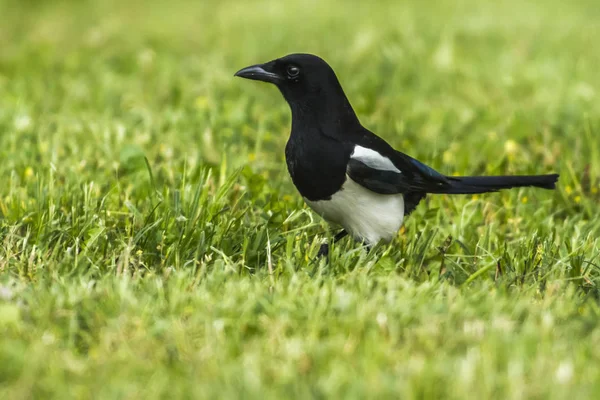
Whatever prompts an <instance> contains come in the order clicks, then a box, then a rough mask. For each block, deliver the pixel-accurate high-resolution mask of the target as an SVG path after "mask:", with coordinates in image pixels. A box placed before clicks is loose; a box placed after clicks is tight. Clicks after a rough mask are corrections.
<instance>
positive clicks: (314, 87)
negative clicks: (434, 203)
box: [235, 54, 558, 254]
mask: <svg viewBox="0 0 600 400" xmlns="http://www.w3.org/2000/svg"><path fill="white" fill-rule="evenodd" d="M235 76H239V77H242V78H247V79H253V80H258V81H263V82H269V83H272V84H274V85H275V86H277V88H278V89H279V90H280V91H281V93H282V94H283V97H284V98H285V100H286V101H287V102H288V104H289V106H290V108H291V111H292V131H291V134H290V138H289V140H288V142H287V145H286V148H285V157H286V162H287V167H288V171H289V173H290V175H291V177H292V181H293V182H294V185H295V186H296V188H297V189H298V191H299V192H300V194H301V195H302V196H303V197H304V200H305V201H306V203H307V204H308V205H309V206H310V207H311V208H312V209H313V210H314V211H316V212H317V213H318V214H319V215H321V216H322V217H323V218H324V219H325V220H327V221H328V222H331V223H335V224H338V225H340V226H341V227H342V228H343V229H344V230H343V231H341V232H340V233H339V234H338V235H336V237H335V239H334V240H335V241H337V240H339V239H341V238H342V237H344V236H345V235H346V234H350V235H351V236H352V237H354V238H355V239H356V240H358V241H361V242H363V243H365V244H366V245H367V246H372V245H375V244H376V243H377V242H379V241H380V240H382V241H386V242H389V241H391V240H392V239H393V238H394V236H395V235H396V234H397V232H398V230H399V229H400V227H401V226H402V222H403V220H404V217H405V216H406V215H408V214H410V213H411V212H412V211H413V210H414V209H415V207H416V206H417V204H418V203H419V202H420V201H421V200H422V199H423V198H424V197H425V196H426V195H427V194H428V193H432V194H438V193H444V194H475V193H487V192H496V191H498V190H500V189H509V188H514V187H523V186H535V187H539V188H543V189H554V188H555V184H556V182H557V180H558V175H557V174H551V175H534V176H523V175H522V176H446V175H443V174H441V173H439V172H437V171H435V170H434V169H432V168H430V167H428V166H427V165H425V164H423V163H421V162H419V161H417V160H415V159H414V158H412V157H410V156H408V155H406V154H404V153H401V152H399V151H397V150H395V149H393V148H392V147H391V146H390V145H389V144H388V143H387V142H385V141H384V140H383V139H382V138H380V137H379V136H377V135H375V134H374V133H373V132H371V131H369V130H368V129H366V128H365V127H363V126H362V125H361V123H360V121H359V120H358V117H357V116H356V114H355V113H354V110H353V109H352V106H351V105H350V102H349V101H348V98H347V97H346V95H345V94H344V91H343V89H342V86H341V85H340V83H339V81H338V79H337V77H336V75H335V73H334V72H333V69H332V68H331V67H330V66H329V65H328V64H327V63H326V62H325V61H324V60H322V59H321V58H319V57H317V56H315V55H311V54H290V55H288V56H285V57H282V58H279V59H276V60H273V61H269V62H267V63H264V64H257V65H253V66H250V67H247V68H243V69H241V70H239V71H238V72H236V74H235ZM327 251H328V247H327V246H326V245H324V246H323V247H321V250H320V254H326V253H327Z"/></svg>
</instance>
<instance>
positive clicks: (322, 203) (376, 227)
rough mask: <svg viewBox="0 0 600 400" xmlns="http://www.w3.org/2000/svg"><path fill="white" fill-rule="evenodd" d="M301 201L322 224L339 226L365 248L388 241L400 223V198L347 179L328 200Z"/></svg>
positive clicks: (402, 205)
mask: <svg viewBox="0 0 600 400" xmlns="http://www.w3.org/2000/svg"><path fill="white" fill-rule="evenodd" d="M388 161H389V160H388ZM304 200H305V201H306V203H307V204H308V205H309V206H310V207H311V208H312V209H313V210H315V212H317V214H319V215H321V216H322V217H323V218H324V219H325V220H327V221H329V222H333V223H336V224H338V225H341V226H342V227H343V228H344V229H345V230H346V231H347V232H348V233H349V234H350V235H352V236H353V237H354V238H355V239H357V240H359V241H364V242H365V243H366V244H368V245H374V244H376V243H377V242H379V241H380V240H383V241H386V242H389V241H391V240H392V239H393V238H394V236H395V235H396V233H397V232H398V230H399V229H400V227H401V226H402V221H403V220H404V198H403V196H402V195H401V194H378V193H375V192H372V191H370V190H369V189H366V188H365V187H363V186H361V185H359V184H358V183H356V182H354V181H353V180H352V179H350V177H348V176H346V182H344V185H343V186H342V189H341V190H340V191H338V192H337V193H335V194H334V195H333V196H331V200H318V201H310V200H308V199H306V198H305V199H304Z"/></svg>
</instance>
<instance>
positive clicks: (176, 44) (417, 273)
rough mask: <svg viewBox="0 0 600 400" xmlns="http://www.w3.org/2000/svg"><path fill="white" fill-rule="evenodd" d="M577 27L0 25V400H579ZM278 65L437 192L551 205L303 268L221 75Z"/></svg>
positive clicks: (379, 10) (351, 22)
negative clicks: (452, 179)
mask: <svg viewBox="0 0 600 400" xmlns="http://www.w3.org/2000/svg"><path fill="white" fill-rule="evenodd" d="M596 3H597V2H596V1H592V0H590V1H575V2H570V3H564V2H558V1H552V0H549V1H545V2H542V1H539V2H535V1H527V2H519V1H516V0H506V1H500V2H494V3H492V2H485V3H484V2H477V1H474V0H473V1H459V2H455V1H442V2H435V3H434V2H419V1H409V2H392V1H382V2H378V3H376V5H375V4H373V5H367V4H366V3H365V4H362V3H359V2H342V1H337V2H317V1H306V0H305V1H290V2H276V1H260V2H234V1H219V2H216V1H215V2H210V1H203V2H199V1H185V0H178V1H174V2H159V1H145V2H142V1H127V2H113V1H103V2H92V1H57V2H50V1H47V2H46V1H31V0H30V1H8V0H0V15H2V23H1V24H0V160H1V163H0V177H2V186H1V188H0V240H1V242H2V247H1V254H0V398H7V399H8V398H10V399H18V398H50V397H54V398H61V399H64V398H69V397H76V398H93V397H97V398H144V399H149V398H198V397H219V398H227V397H242V396H245V397H264V396H266V397H271V398H282V397H290V396H294V397H302V398H306V397H323V396H330V397H344V398H346V397H356V398H363V397H365V396H372V397H382V396H388V397H398V396H401V397H403V398H469V397H482V398H542V397H543V398H564V397H566V396H567V395H568V396H571V397H574V398H592V397H597V396H598V395H600V363H599V361H600V350H599V349H600V328H599V327H598V323H597V321H598V316H599V311H600V310H599V308H598V303H597V301H598V298H599V294H600V292H599V291H598V285H599V284H600V274H599V269H598V266H597V263H598V262H599V260H598V254H599V252H600V249H599V240H598V238H597V237H598V234H599V232H600V222H599V220H598V218H597V217H598V201H599V200H600V194H599V189H600V186H599V184H600V182H599V177H600V139H599V136H598V135H599V133H600V131H599V129H600V128H599V124H600V102H599V101H598V100H599V93H598V90H600V74H598V72H597V71H598V65H600V52H598V51H596V47H597V43H598V42H599V40H600V29H599V28H600V26H599V25H600V23H599V22H598V21H600V8H598V7H597V4H596ZM290 52H311V53H316V54H319V55H321V56H322V57H324V58H325V59H326V60H328V61H329V62H330V63H331V64H332V66H333V67H334V68H335V70H336V71H337V73H338V75H339V77H340V79H341V81H342V84H343V86H344V87H345V89H346V92H347V93H348V96H349V97H350V100H351V101H352V103H353V105H354V106H355V108H356V110H357V112H358V113H359V116H360V117H361V120H362V122H363V123H364V124H365V125H366V126H368V127H369V128H371V129H372V130H373V131H375V132H377V133H379V134H380V135H382V136H383V137H384V138H385V139H387V140H388V141H390V143H392V144H393V145H394V146H395V147H397V148H399V149H402V150H403V151H404V152H406V153H408V154H410V155H412V156H414V157H417V158H419V159H421V160H423V161H424V162H426V163H428V164H430V165H432V166H434V167H435V168H437V169H438V170H440V171H442V172H445V173H448V174H451V173H460V174H480V173H481V174H483V173H488V174H504V173H544V172H551V171H558V172H560V173H561V180H560V187H559V189H558V190H557V191H556V192H547V191H535V190H529V189H524V190H514V191H510V192H503V193H500V194H492V195H486V196H480V197H451V198H450V197H445V196H437V197H435V196H432V197H430V198H428V200H427V201H426V202H424V203H423V204H421V205H420V206H419V208H418V209H417V211H415V213H413V214H412V216H411V217H410V218H409V219H408V220H407V225H406V227H405V230H404V231H403V232H401V233H400V234H399V236H398V239H397V240H396V241H395V242H394V243H392V244H391V245H389V246H382V247H380V248H378V249H376V251H374V252H372V253H370V254H368V255H367V254H366V253H364V251H362V250H361V249H360V248H359V247H358V246H357V245H356V244H355V243H352V242H351V241H346V240H345V241H342V242H341V243H340V244H339V245H337V246H335V247H334V249H333V252H332V255H331V262H330V263H329V264H325V263H321V264H318V263H316V262H314V261H312V258H313V257H314V255H315V253H316V250H317V248H318V245H319V243H320V242H321V240H323V238H324V237H326V236H327V235H328V233H327V231H326V229H325V227H326V226H325V224H323V223H322V222H321V221H319V220H318V219H316V218H314V217H313V215H312V214H311V213H310V212H309V211H308V210H307V209H306V207H305V206H304V205H303V203H302V201H301V199H300V197H299V196H298V195H297V194H296V192H295V190H294V188H293V186H292V184H291V182H290V180H289V178H288V175H287V171H286V170H285V163H284V159H283V147H284V145H285V141H286V140H287V134H288V131H289V112H288V109H287V106H286V105H285V103H284V101H283V100H282V99H281V96H280V95H279V94H278V93H277V92H276V90H275V89H273V88H270V87H268V86H266V85H260V84H253V83H250V82H243V81H241V80H236V79H233V77H232V75H233V73H234V72H235V71H236V70H237V69H239V68H240V67H243V66H246V65H249V64H252V63H256V62H261V61H266V60H269V59H273V58H276V57H279V56H282V55H284V54H286V53H290ZM269 254H270V259H269V257H268V255H269ZM269 263H271V265H272V268H273V270H274V273H273V274H272V275H270V274H269V273H268V268H267V265H268V264H269Z"/></svg>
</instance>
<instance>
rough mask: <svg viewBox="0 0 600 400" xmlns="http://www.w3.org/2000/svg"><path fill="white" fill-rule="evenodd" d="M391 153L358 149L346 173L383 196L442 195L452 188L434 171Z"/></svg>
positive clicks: (363, 148) (349, 162)
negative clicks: (406, 194) (441, 193)
mask: <svg viewBox="0 0 600 400" xmlns="http://www.w3.org/2000/svg"><path fill="white" fill-rule="evenodd" d="M390 149H391V148H390ZM391 151H392V152H393V153H392V152H390V151H389V150H388V151H385V152H384V151H381V149H377V150H375V149H374V148H372V147H366V146H361V145H356V146H355V147H354V151H353V152H352V154H351V155H350V159H349V161H348V165H347V168H346V173H347V174H348V176H350V178H352V180H353V181H355V182H357V183H359V184H360V185H362V186H364V187H366V188H367V189H369V190H372V191H373V192H376V193H381V194H396V193H402V194H404V193H409V192H424V193H439V192H440V189H442V188H444V187H449V186H451V183H450V181H449V180H448V178H447V177H446V176H444V175H442V174H440V173H439V172H437V171H436V170H434V169H433V168H431V167H428V166H427V165H425V164H423V163H421V162H419V161H417V160H415V159H414V158H412V157H410V156H407V155H406V154H404V153H401V152H399V151H396V150H393V149H391ZM386 153H387V154H386Z"/></svg>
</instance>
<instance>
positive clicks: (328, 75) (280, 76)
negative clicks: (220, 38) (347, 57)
mask: <svg viewBox="0 0 600 400" xmlns="http://www.w3.org/2000/svg"><path fill="white" fill-rule="evenodd" d="M235 76H239V77H242V78H246V79H253V80H257V81H263V82H269V83H272V84H274V85H276V86H277V87H278V88H279V90H280V91H281V93H282V94H283V97H285V99H286V100H287V102H288V103H289V104H290V106H292V108H293V105H294V104H295V103H304V102H306V101H311V102H313V101H315V100H317V99H323V100H325V98H327V97H334V96H340V95H341V96H342V97H343V98H345V95H344V92H343V91H342V87H341V86H340V83H339V81H338V79H337V77H336V75H335V72H333V69H331V67H330V66H329V65H328V64H327V63H326V62H325V61H324V60H323V59H321V58H320V57H317V56H315V55H312V54H290V55H287V56H285V57H282V58H278V59H276V60H273V61H269V62H266V63H264V64H256V65H252V66H250V67H246V68H242V69H241V70H239V71H238V72H236V73H235Z"/></svg>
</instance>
